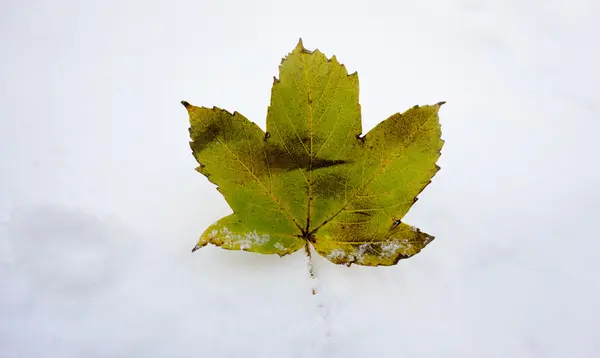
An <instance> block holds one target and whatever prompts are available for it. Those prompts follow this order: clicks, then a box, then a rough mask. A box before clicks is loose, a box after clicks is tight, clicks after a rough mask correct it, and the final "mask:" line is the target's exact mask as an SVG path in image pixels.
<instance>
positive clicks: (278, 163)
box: [266, 146, 349, 171]
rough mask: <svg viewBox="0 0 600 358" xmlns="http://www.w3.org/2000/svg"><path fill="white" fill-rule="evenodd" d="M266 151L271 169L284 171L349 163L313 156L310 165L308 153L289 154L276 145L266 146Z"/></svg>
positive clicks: (315, 168) (314, 168)
mask: <svg viewBox="0 0 600 358" xmlns="http://www.w3.org/2000/svg"><path fill="white" fill-rule="evenodd" d="M266 153H267V158H268V161H269V166H270V167H271V169H281V170H284V171H290V170H296V169H298V168H300V169H304V170H308V169H309V168H312V169H313V170H317V169H321V168H329V167H333V166H336V165H342V164H346V163H349V161H346V160H330V159H322V158H313V160H312V165H311V160H310V156H309V155H308V153H301V154H293V153H292V154H290V153H289V152H288V151H286V150H285V149H283V148H280V147H276V146H268V147H267V149H266Z"/></svg>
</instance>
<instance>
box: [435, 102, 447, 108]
mask: <svg viewBox="0 0 600 358" xmlns="http://www.w3.org/2000/svg"><path fill="white" fill-rule="evenodd" d="M444 104H446V101H441V102H438V103H436V105H437V106H438V107H441V106H442V105H444Z"/></svg>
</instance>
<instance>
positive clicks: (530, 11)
mask: <svg viewBox="0 0 600 358" xmlns="http://www.w3.org/2000/svg"><path fill="white" fill-rule="evenodd" d="M598 18H600V2H598V1H597V0H588V1H586V0H572V1H553V0H549V1H533V0H529V1H516V0H509V1H475V0H456V1H442V0H440V1H377V0H372V1H339V0H338V1H317V0H309V1H304V2H302V4H301V5H299V3H291V2H289V3H286V2H281V1H279V2H267V1H239V0H238V1H234V2H232V1H207V0H200V1H178V0H174V1H170V2H164V1H160V2H159V1H140V0H136V1H121V0H120V1H115V0H107V1H94V2H90V1H75V0H69V1H67V0H56V1H40V0H32V1H16V0H7V1H3V2H2V5H0V46H1V48H2V56H1V60H0V61H1V62H2V65H1V66H0V357H1V358H30V357H31V358H33V357H35V358H39V357H61V358H71V357H73V358H75V357H90V358H95V357H111V358H119V357H123V358H125V357H127V358H131V357H145V358H158V357H178V358H186V357H215V358H219V357H241V356H243V357H298V358H300V357H328V358H330V357H333V358H335V357H344V358H351V357H361V358H363V357H413V358H414V357H435V358H439V357H460V358H465V357H477V358H479V357H490V358H493V357H502V358H504V357H512V358H518V357H543V358H563V357H596V356H597V354H598V352H599V351H600V340H598V332H600V281H599V280H598V278H597V276H598V272H600V240H599V239H598V237H599V234H598V228H597V222H598V220H597V216H598V213H599V212H600V190H599V189H598V183H600V170H599V169H598V161H599V159H598V155H599V153H600V145H599V144H598V143H599V141H598V135H599V133H600V121H599V120H598V113H600V105H599V104H598V103H600V101H599V100H600V98H599V93H600V92H599V91H598V84H599V83H600V71H599V70H598V64H599V63H600V54H599V51H600V47H599V46H598V34H600V25H599V22H598V21H597V20H598ZM299 37H302V38H303V40H304V44H305V46H306V47H307V48H309V49H314V48H315V47H316V48H319V49H321V50H323V51H324V52H325V53H326V54H328V55H329V56H331V55H333V54H335V55H336V56H337V58H338V59H339V60H340V61H341V62H342V63H344V64H345V65H346V66H347V68H348V69H349V72H353V71H355V70H358V72H359V76H360V85H361V88H360V90H361V97H360V101H361V106H362V110H363V123H364V125H363V128H364V132H365V133H366V131H368V130H369V129H370V128H372V127H373V126H374V125H375V124H376V123H377V122H379V121H381V120H383V119H385V118H387V117H388V116H389V115H391V114H392V113H394V112H397V111H403V110H405V109H408V108H410V107H412V106H413V105H415V104H420V105H423V104H431V103H436V102H439V101H444V100H445V101H447V104H446V105H445V106H444V107H443V108H442V110H441V112H440V114H441V121H442V126H443V138H444V139H445V140H446V145H445V147H444V150H443V153H442V157H441V159H440V163H439V164H440V166H441V167H442V170H441V171H440V172H439V173H438V174H437V175H436V177H435V178H434V180H433V183H432V184H431V185H430V186H429V187H428V188H427V189H426V190H425V191H424V192H423V193H422V194H421V195H420V200H419V201H418V203H417V204H415V205H414V206H413V208H412V209H411V211H410V212H409V214H408V215H407V217H405V218H403V219H402V220H403V221H405V222H408V223H410V224H412V225H415V226H416V227H419V228H421V229H422V230H423V231H424V232H427V233H431V234H432V235H434V236H435V237H436V240H434V241H433V242H432V243H431V244H429V245H428V246H427V248H425V249H424V250H423V251H422V252H421V253H420V254H418V255H416V256H415V257H413V258H411V259H408V260H403V261H401V262H400V263H399V264H398V265H397V266H393V267H377V268H368V267H360V266H356V265H353V266H352V267H346V266H343V265H333V264H330V263H329V262H327V261H326V260H325V259H324V258H322V257H319V256H318V255H316V254H314V257H313V264H314V268H315V274H316V276H317V278H318V291H319V293H318V294H317V295H314V296H313V295H311V288H312V287H313V286H314V285H315V284H316V283H317V281H315V280H311V279H310V278H309V277H308V273H307V269H306V262H305V258H304V252H303V250H300V251H298V252H297V253H296V254H294V255H288V256H285V257H283V258H280V257H279V256H278V255H269V256H266V255H256V254H250V253H247V252H240V251H228V250H222V249H219V248H216V247H213V246H211V245H209V246H207V247H204V248H202V249H201V250H198V251H197V252H195V253H193V254H192V253H190V249H191V248H192V247H193V245H194V244H195V243H196V241H197V239H198V237H199V235H200V234H201V233H202V231H203V230H204V229H206V228H207V227H208V226H209V225H210V224H211V223H212V222H214V221H216V220H217V219H219V218H221V217H223V216H225V215H227V214H229V213H230V212H231V211H230V209H229V207H228V206H227V204H226V202H225V200H224V199H223V198H222V196H221V195H220V194H219V193H218V192H217V191H216V190H215V187H214V185H212V184H210V183H209V182H208V180H206V178H204V177H203V176H202V175H200V174H198V173H197V172H195V171H194V168H195V167H196V163H195V162H194V159H193V157H192V155H191V153H190V149H189V145H188V131H187V128H188V118H187V114H186V111H185V109H184V108H183V107H182V106H181V105H180V104H179V101H181V100H187V101H190V103H194V104H196V105H203V106H209V107H211V106H214V105H216V106H219V107H222V108H225V109H227V110H229V111H231V112H233V111H239V112H240V113H242V114H244V115H245V116H247V117H248V118H250V119H251V120H252V121H254V122H256V123H257V124H258V125H260V126H261V127H262V128H263V129H264V119H265V116H266V110H267V105H268V103H269V97H270V88H271V84H272V77H273V76H274V75H276V74H277V65H278V64H279V61H280V58H281V57H282V56H284V55H285V54H286V53H288V52H289V51H291V50H292V48H293V47H294V46H295V45H296V43H297V41H298V38H299ZM390 249H391V248H390ZM332 254H334V253H332Z"/></svg>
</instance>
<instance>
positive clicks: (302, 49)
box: [292, 38, 312, 54]
mask: <svg viewBox="0 0 600 358" xmlns="http://www.w3.org/2000/svg"><path fill="white" fill-rule="evenodd" d="M292 52H299V53H308V54H310V53H312V51H309V50H307V49H306V47H304V42H303V41H302V38H300V39H298V44H297V45H296V47H295V48H294V51H292Z"/></svg>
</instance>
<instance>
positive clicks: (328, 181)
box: [312, 173, 348, 198]
mask: <svg viewBox="0 0 600 358" xmlns="http://www.w3.org/2000/svg"><path fill="white" fill-rule="evenodd" d="M347 183H348V178H347V177H345V176H343V175H340V174H338V173H325V174H323V175H322V176H320V177H319V178H318V180H316V181H315V182H314V183H313V185H312V192H313V194H314V195H315V196H316V197H321V198H341V197H343V195H344V191H345V190H346V185H347Z"/></svg>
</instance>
